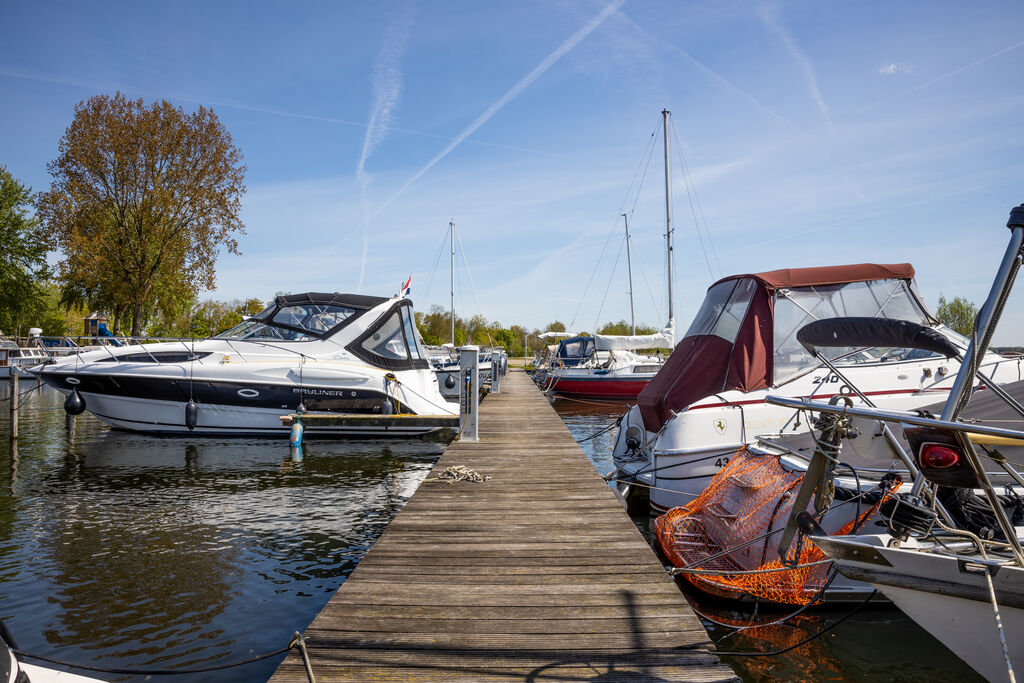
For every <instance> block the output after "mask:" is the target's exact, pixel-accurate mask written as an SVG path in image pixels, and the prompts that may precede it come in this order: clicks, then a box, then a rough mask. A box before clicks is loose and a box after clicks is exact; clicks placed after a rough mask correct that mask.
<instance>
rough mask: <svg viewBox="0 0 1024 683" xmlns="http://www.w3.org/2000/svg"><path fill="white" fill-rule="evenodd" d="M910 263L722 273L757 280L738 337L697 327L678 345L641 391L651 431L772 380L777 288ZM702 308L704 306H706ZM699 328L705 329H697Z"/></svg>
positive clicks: (887, 276)
mask: <svg viewBox="0 0 1024 683" xmlns="http://www.w3.org/2000/svg"><path fill="white" fill-rule="evenodd" d="M913 277H914V268H913V266H911V265H910V264H909V263H896V264H888V265H887V264H874V263H859V264H853V265H846V266H827V267H819V268H785V269H782V270H772V271H768V272H765V273H748V274H743V275H732V276H729V277H726V278H722V279H721V280H719V281H718V282H716V283H715V284H713V285H711V287H709V288H708V292H711V290H713V289H714V288H715V287H717V286H719V285H721V284H723V283H727V282H730V281H741V280H748V281H751V280H752V281H753V282H754V283H756V286H755V288H754V291H753V294H752V296H751V299H750V303H749V305H748V306H747V309H746V314H745V316H744V317H743V320H742V322H741V323H740V326H739V330H738V332H737V333H736V335H735V337H734V339H733V340H732V341H729V340H728V339H725V338H723V337H722V336H719V335H716V334H707V333H703V332H704V331H703V330H696V331H695V330H693V328H691V330H690V332H689V333H688V334H687V336H686V337H685V338H683V340H682V341H680V342H679V344H678V345H677V346H676V348H675V350H674V351H673V352H672V355H671V356H669V359H668V360H667V361H666V362H665V365H664V366H663V367H662V368H661V371H660V372H658V374H657V375H655V376H654V379H652V380H651V382H650V384H648V385H647V387H646V388H645V389H644V390H643V391H641V392H640V395H639V396H638V397H637V402H638V404H639V406H640V413H641V415H642V416H643V420H644V426H645V427H646V429H647V430H648V431H657V430H659V429H661V427H662V425H664V424H665V422H667V421H668V419H669V418H670V417H671V415H672V412H678V411H680V410H683V409H684V408H686V407H687V406H689V405H691V404H693V403H695V402H696V401H699V400H701V399H702V398H706V397H708V396H713V395H715V394H717V393H719V392H722V391H729V390H732V389H737V390H739V391H744V392H746V391H755V390H757V389H764V388H766V387H768V386H769V385H770V384H771V382H772V377H773V359H774V348H773V347H774V343H773V333H774V324H773V322H774V317H773V300H774V293H775V291H776V290H777V289H782V288H797V287H816V286H826V285H840V284H847V283H852V282H870V281H873V280H911V279H913ZM702 310H703V309H702ZM695 332H700V333H695Z"/></svg>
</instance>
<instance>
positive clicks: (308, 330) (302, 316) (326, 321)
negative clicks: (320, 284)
mask: <svg viewBox="0 0 1024 683" xmlns="http://www.w3.org/2000/svg"><path fill="white" fill-rule="evenodd" d="M355 312H356V310H355V309H354V308H349V307H347V306H339V305H337V304H330V305H327V304H310V303H304V304H295V305H291V306H280V307H279V306H276V305H275V306H271V307H270V308H268V309H266V310H264V311H261V312H259V313H257V314H256V315H255V316H253V317H252V318H250V319H249V320H244V321H242V322H241V323H239V324H238V325H235V326H234V327H232V328H231V329H230V330H227V331H226V332H221V333H220V334H218V335H216V337H217V338H218V339H279V340H285V341H302V340H307V339H320V338H323V337H325V336H327V334H328V333H329V332H330V331H331V330H333V329H334V328H336V327H338V326H339V325H341V324H342V323H343V322H345V321H346V320H347V319H348V318H350V317H351V316H352V315H353V314H355Z"/></svg>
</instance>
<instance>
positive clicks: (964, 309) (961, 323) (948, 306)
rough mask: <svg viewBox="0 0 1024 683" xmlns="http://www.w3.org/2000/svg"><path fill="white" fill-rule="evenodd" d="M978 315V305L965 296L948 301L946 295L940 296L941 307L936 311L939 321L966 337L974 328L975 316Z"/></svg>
mask: <svg viewBox="0 0 1024 683" xmlns="http://www.w3.org/2000/svg"><path fill="white" fill-rule="evenodd" d="M977 315H978V307H977V306H975V305H974V304H972V303H971V302H970V301H968V300H967V299H964V298H963V297H959V296H958V297H956V298H955V299H953V300H952V301H946V297H944V296H942V295H940V296H939V307H938V309H937V310H936V311H935V317H936V318H938V320H939V322H941V323H943V324H944V325H946V326H948V327H950V328H952V329H953V330H954V331H956V332H959V333H960V334H962V335H964V336H965V337H970V336H971V332H972V331H973V330H974V318H975V317H977Z"/></svg>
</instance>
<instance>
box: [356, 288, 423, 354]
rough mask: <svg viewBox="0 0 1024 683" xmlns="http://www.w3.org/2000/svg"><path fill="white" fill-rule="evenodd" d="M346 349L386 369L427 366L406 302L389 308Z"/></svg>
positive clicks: (409, 307)
mask: <svg viewBox="0 0 1024 683" xmlns="http://www.w3.org/2000/svg"><path fill="white" fill-rule="evenodd" d="M348 348H349V350H350V351H352V352H353V353H355V354H356V355H357V356H358V357H360V358H362V359H363V360H365V361H366V362H367V363H370V364H372V365H376V366H377V367H383V368H386V369H389V370H411V369H416V368H427V367H429V365H430V364H429V363H428V362H427V360H426V356H424V355H423V352H422V350H421V349H420V346H419V343H418V342H417V340H416V327H415V322H414V321H413V314H412V307H411V306H409V305H408V304H405V303H399V304H398V305H396V306H394V307H392V309H391V310H390V311H389V312H388V313H386V314H384V316H382V317H381V318H380V320H378V321H377V322H375V323H374V324H373V325H371V326H370V328H369V329H367V330H366V332H364V333H363V334H362V335H360V336H359V337H358V338H356V340H355V341H354V342H352V344H350V345H349V347H348Z"/></svg>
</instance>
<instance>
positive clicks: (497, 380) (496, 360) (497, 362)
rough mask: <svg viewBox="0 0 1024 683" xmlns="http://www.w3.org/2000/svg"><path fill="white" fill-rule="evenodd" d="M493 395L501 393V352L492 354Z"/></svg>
mask: <svg viewBox="0 0 1024 683" xmlns="http://www.w3.org/2000/svg"><path fill="white" fill-rule="evenodd" d="M491 393H492V394H500V393H501V351H492V352H491Z"/></svg>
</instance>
